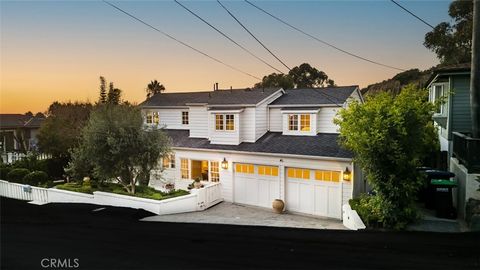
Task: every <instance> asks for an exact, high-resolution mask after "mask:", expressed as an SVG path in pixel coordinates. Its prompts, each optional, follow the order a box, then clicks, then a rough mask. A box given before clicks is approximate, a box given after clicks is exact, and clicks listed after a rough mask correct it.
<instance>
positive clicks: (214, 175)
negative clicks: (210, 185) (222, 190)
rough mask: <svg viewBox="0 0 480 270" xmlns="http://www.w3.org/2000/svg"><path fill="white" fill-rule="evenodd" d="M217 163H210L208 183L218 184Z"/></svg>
mask: <svg viewBox="0 0 480 270" xmlns="http://www.w3.org/2000/svg"><path fill="white" fill-rule="evenodd" d="M218 164H219V162H218V161H211V162H210V181H212V182H218V181H219V180H220V173H219V172H218Z"/></svg>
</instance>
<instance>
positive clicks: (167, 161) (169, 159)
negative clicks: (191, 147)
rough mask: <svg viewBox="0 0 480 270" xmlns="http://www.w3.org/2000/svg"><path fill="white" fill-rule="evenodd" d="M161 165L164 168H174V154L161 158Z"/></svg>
mask: <svg viewBox="0 0 480 270" xmlns="http://www.w3.org/2000/svg"><path fill="white" fill-rule="evenodd" d="M162 166H163V168H164V169H173V168H175V155H169V156H166V157H164V158H163V162H162Z"/></svg>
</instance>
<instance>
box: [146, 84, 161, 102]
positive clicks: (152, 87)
mask: <svg viewBox="0 0 480 270" xmlns="http://www.w3.org/2000/svg"><path fill="white" fill-rule="evenodd" d="M146 90H147V98H149V97H151V96H153V95H156V94H159V93H162V92H163V91H165V86H163V84H161V83H159V82H158V81H157V80H153V81H151V82H150V83H149V84H148V85H147V89H146Z"/></svg>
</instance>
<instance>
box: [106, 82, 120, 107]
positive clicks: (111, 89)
mask: <svg viewBox="0 0 480 270" xmlns="http://www.w3.org/2000/svg"><path fill="white" fill-rule="evenodd" d="M121 97H122V90H120V89H118V88H115V86H114V85H113V82H110V84H109V86H108V94H107V103H108V104H114V105H118V104H120V101H121Z"/></svg>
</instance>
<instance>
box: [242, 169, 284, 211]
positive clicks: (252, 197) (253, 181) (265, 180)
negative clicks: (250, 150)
mask: <svg viewBox="0 0 480 270" xmlns="http://www.w3.org/2000/svg"><path fill="white" fill-rule="evenodd" d="M279 196H280V182H279V171H278V167H277V166H265V165H256V164H246V163H235V165H234V201H235V202H237V203H242V204H249V205H255V206H261V207H272V202H273V200H275V199H278V198H279Z"/></svg>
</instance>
